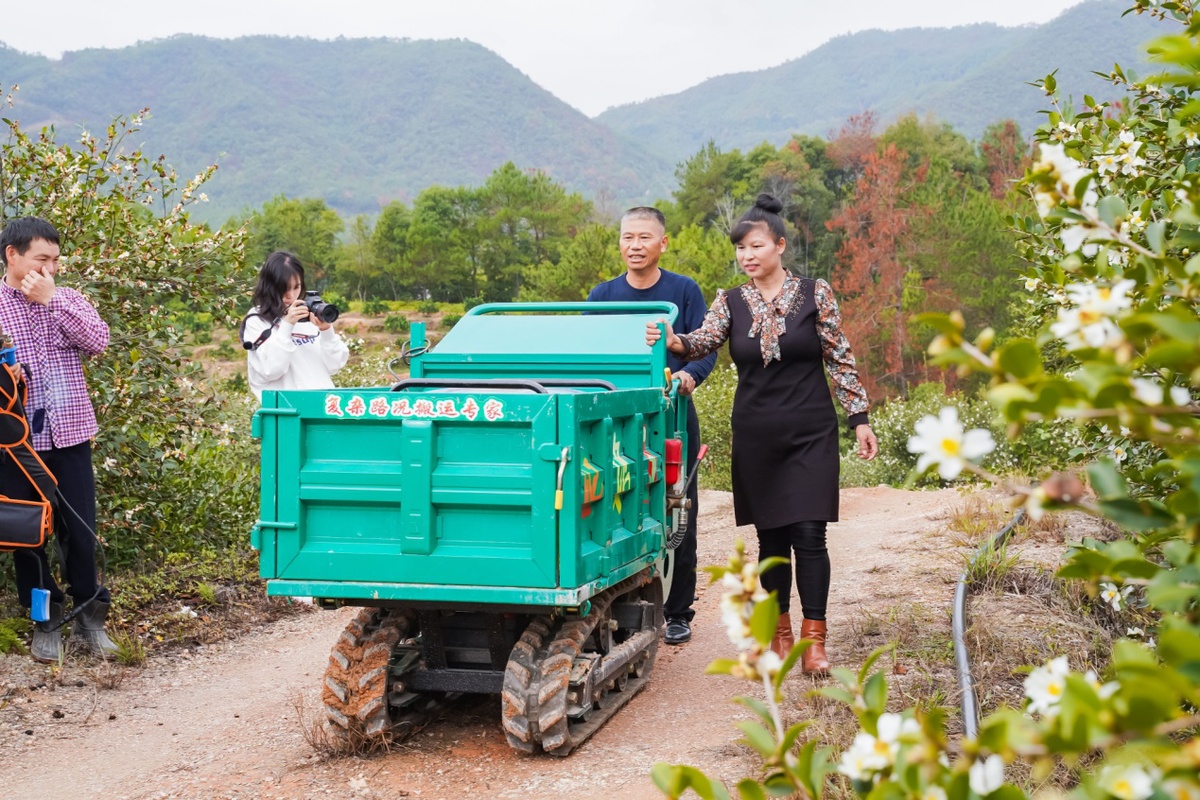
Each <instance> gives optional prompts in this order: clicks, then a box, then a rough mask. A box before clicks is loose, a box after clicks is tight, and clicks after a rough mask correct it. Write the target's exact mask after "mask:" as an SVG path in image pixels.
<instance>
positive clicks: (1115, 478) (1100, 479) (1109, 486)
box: [1088, 460, 1129, 497]
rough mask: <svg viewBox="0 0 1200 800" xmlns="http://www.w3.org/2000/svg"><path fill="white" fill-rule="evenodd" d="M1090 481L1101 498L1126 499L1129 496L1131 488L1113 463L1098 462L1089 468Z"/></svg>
mask: <svg viewBox="0 0 1200 800" xmlns="http://www.w3.org/2000/svg"><path fill="white" fill-rule="evenodd" d="M1088 479H1089V480H1090V481H1091V484H1092V489H1093V490H1094V491H1095V492H1096V494H1097V495H1098V496H1100V497H1126V496H1128V495H1129V487H1128V486H1126V485H1125V478H1124V477H1122V476H1121V473H1120V471H1118V470H1117V466H1116V464H1114V463H1113V462H1111V461H1107V460H1105V461H1097V462H1096V463H1094V464H1092V465H1091V466H1089V467H1088Z"/></svg>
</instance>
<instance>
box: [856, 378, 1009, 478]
mask: <svg viewBox="0 0 1200 800" xmlns="http://www.w3.org/2000/svg"><path fill="white" fill-rule="evenodd" d="M943 406H953V407H955V408H957V409H958V419H959V421H960V422H962V425H963V427H964V428H966V429H971V428H985V429H988V430H990V431H991V432H992V438H993V439H995V440H996V443H997V447H996V450H995V451H994V452H993V453H992V454H991V455H990V456H989V457H988V459H987V460H986V461H985V462H984V466H986V467H988V468H989V469H991V470H992V471H993V472H1011V471H1012V470H1014V469H1016V468H1017V467H1018V463H1017V461H1016V459H1015V458H1014V456H1013V454H1012V451H1011V449H1010V448H1009V446H1008V443H1007V440H1005V438H1004V430H1003V427H1001V426H1000V424H999V422H998V421H997V418H996V412H995V410H994V409H993V408H992V407H991V406H990V405H989V404H988V403H987V401H986V400H981V399H976V398H969V397H964V396H963V395H961V394H959V393H958V392H951V393H950V394H946V390H945V387H943V386H942V384H940V383H922V384H920V385H919V386H917V387H916V388H914V389H913V390H912V391H911V392H909V395H908V399H907V400H890V401H888V402H886V403H884V404H883V405H882V406H880V407H879V408H877V409H876V408H873V409H871V430H873V431H875V437H876V438H877V439H879V455H878V456H876V457H875V458H874V459H873V460H871V461H863V460H862V459H861V458H859V457H858V446H857V444H849V445H848V446H846V447H843V448H842V465H841V485H842V486H878V485H880V484H886V485H888V486H902V485H903V484H904V483H905V481H906V480H907V479H908V476H909V473H910V472H911V471H912V470H913V468H914V467H916V465H917V456H916V454H914V453H910V452H908V438H909V437H910V436H912V435H913V427H914V426H915V425H916V423H917V420H919V419H921V417H924V416H925V415H927V414H932V415H933V416H937V414H938V411H940V410H941V408H942V407H943ZM851 441H852V442H853V441H855V440H851ZM917 485H918V486H937V485H940V481H939V480H938V477H937V474H936V473H935V474H932V475H926V476H924V477H922V478H921V479H919V480H918V481H917Z"/></svg>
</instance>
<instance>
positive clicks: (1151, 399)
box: [1129, 378, 1192, 406]
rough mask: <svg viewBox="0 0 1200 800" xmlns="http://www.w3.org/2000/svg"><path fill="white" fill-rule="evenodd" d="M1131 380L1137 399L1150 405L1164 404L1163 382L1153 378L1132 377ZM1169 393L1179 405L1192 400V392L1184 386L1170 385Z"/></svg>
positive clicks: (1184, 404)
mask: <svg viewBox="0 0 1200 800" xmlns="http://www.w3.org/2000/svg"><path fill="white" fill-rule="evenodd" d="M1129 382H1130V383H1131V384H1132V385H1133V396H1134V398H1135V399H1137V400H1139V401H1140V402H1142V403H1145V404H1146V405H1148V406H1157V405H1162V403H1163V389H1164V387H1163V384H1161V383H1159V382H1158V381H1156V380H1154V379H1153V378H1131V379H1130V381H1129ZM1167 395H1168V396H1169V397H1170V398H1171V402H1172V403H1173V404H1175V405H1177V406H1186V405H1187V404H1188V403H1190V402H1192V395H1191V393H1190V392H1189V391H1188V390H1187V389H1186V388H1184V387H1183V386H1172V387H1170V388H1169V389H1167Z"/></svg>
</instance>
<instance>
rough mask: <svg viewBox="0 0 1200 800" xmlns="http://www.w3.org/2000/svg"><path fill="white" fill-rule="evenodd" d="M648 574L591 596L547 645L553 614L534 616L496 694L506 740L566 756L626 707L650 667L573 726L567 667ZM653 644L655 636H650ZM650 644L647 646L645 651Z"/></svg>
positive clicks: (523, 748)
mask: <svg viewBox="0 0 1200 800" xmlns="http://www.w3.org/2000/svg"><path fill="white" fill-rule="evenodd" d="M649 577H650V576H649V573H648V572H641V573H638V574H637V575H634V576H633V577H631V578H627V579H625V580H624V581H621V582H620V583H618V584H617V585H615V586H612V587H610V588H609V589H607V590H606V591H604V592H602V593H601V594H599V595H597V596H596V597H594V598H592V600H591V603H592V610H591V612H590V613H589V614H588V615H587V617H585V618H583V619H574V620H569V621H566V622H563V623H561V624H560V625H559V626H558V628H557V630H556V631H554V638H553V639H552V640H551V641H550V644H549V645H548V646H544V647H543V644H544V642H545V641H546V639H547V637H548V636H549V635H550V633H551V631H552V630H553V625H554V619H553V618H552V617H538V618H537V619H535V620H534V621H533V622H531V623H530V624H529V627H528V628H526V629H525V631H524V632H523V633H522V634H521V638H520V640H519V641H518V642H517V644H516V645H515V646H514V647H513V651H512V653H511V654H510V656H509V661H508V667H507V669H506V670H505V673H504V688H503V690H502V692H501V699H500V702H501V723H502V725H503V727H504V734H505V736H506V737H507V738H508V743H509V744H510V745H511V746H512V747H513V748H515V749H517V750H521V751H523V752H526V753H532V752H535V751H536V750H537V748H538V746H539V745H540V746H541V749H542V750H543V751H544V752H546V753H549V754H551V755H557V756H565V755H568V754H569V753H570V752H571V751H572V750H573V749H574V748H575V747H577V746H578V745H579V744H581V743H582V742H583V741H584V740H585V739H587V737H588V736H591V735H592V733H593V732H595V731H596V730H597V729H598V728H599V727H600V726H601V725H603V724H604V722H606V721H607V720H608V719H609V718H610V717H612V715H613V714H615V713H616V712H617V710H618V709H620V708H621V706H623V705H625V703H627V702H628V701H629V699H630V698H632V697H633V696H634V695H635V694H636V693H637V691H638V690H639V689H641V688H642V686H644V685H645V684H646V682H647V680H648V679H649V669H646V670H644V672H643V675H642V676H641V677H639V678H635V679H632V680H630V681H629V683H628V684H627V685H626V687H625V691H622V692H619V693H613V694H610V695H609V697H610V698H611V697H617V696H618V695H619V697H617V699H616V700H615V702H614V701H610V702H608V703H605V704H604V706H603V708H599V709H597V710H596V712H595V713H594V715H593V716H592V717H591V718H590V719H589V720H588V721H587V722H579V723H576V724H572V722H571V720H570V719H569V718H568V716H567V705H568V703H567V693H568V691H569V688H570V678H571V667H572V665H573V664H574V662H575V659H576V658H577V657H578V656H579V654H580V653H581V652H582V650H583V644H584V642H586V641H587V639H588V637H589V636H590V635H591V633H592V631H593V630H594V629H595V627H596V625H597V624H598V623H599V622H600V620H601V619H602V618H603V617H604V615H605V613H606V612H607V611H608V608H609V606H611V605H612V603H613V601H615V600H616V599H617V598H619V597H621V596H622V595H624V594H626V593H627V592H630V591H633V590H636V589H638V588H640V587H641V586H644V585H645V584H646V583H647V582H648V581H649ZM655 643H656V644H657V640H655ZM651 650H653V647H650V648H647V649H646V651H645V652H646V653H647V655H648V659H647V660H648V662H649V660H650V659H651V658H652V656H650V655H649V654H650V653H651Z"/></svg>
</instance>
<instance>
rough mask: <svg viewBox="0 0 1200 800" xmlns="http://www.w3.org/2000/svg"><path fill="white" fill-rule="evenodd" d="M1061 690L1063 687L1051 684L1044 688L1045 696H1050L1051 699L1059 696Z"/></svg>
mask: <svg viewBox="0 0 1200 800" xmlns="http://www.w3.org/2000/svg"><path fill="white" fill-rule="evenodd" d="M1062 690H1063V687H1062V684H1061V683H1052V684H1050V685H1049V686H1047V687H1046V694H1048V695H1050V696H1051V697H1058V696H1059V695H1060V694H1062Z"/></svg>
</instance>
